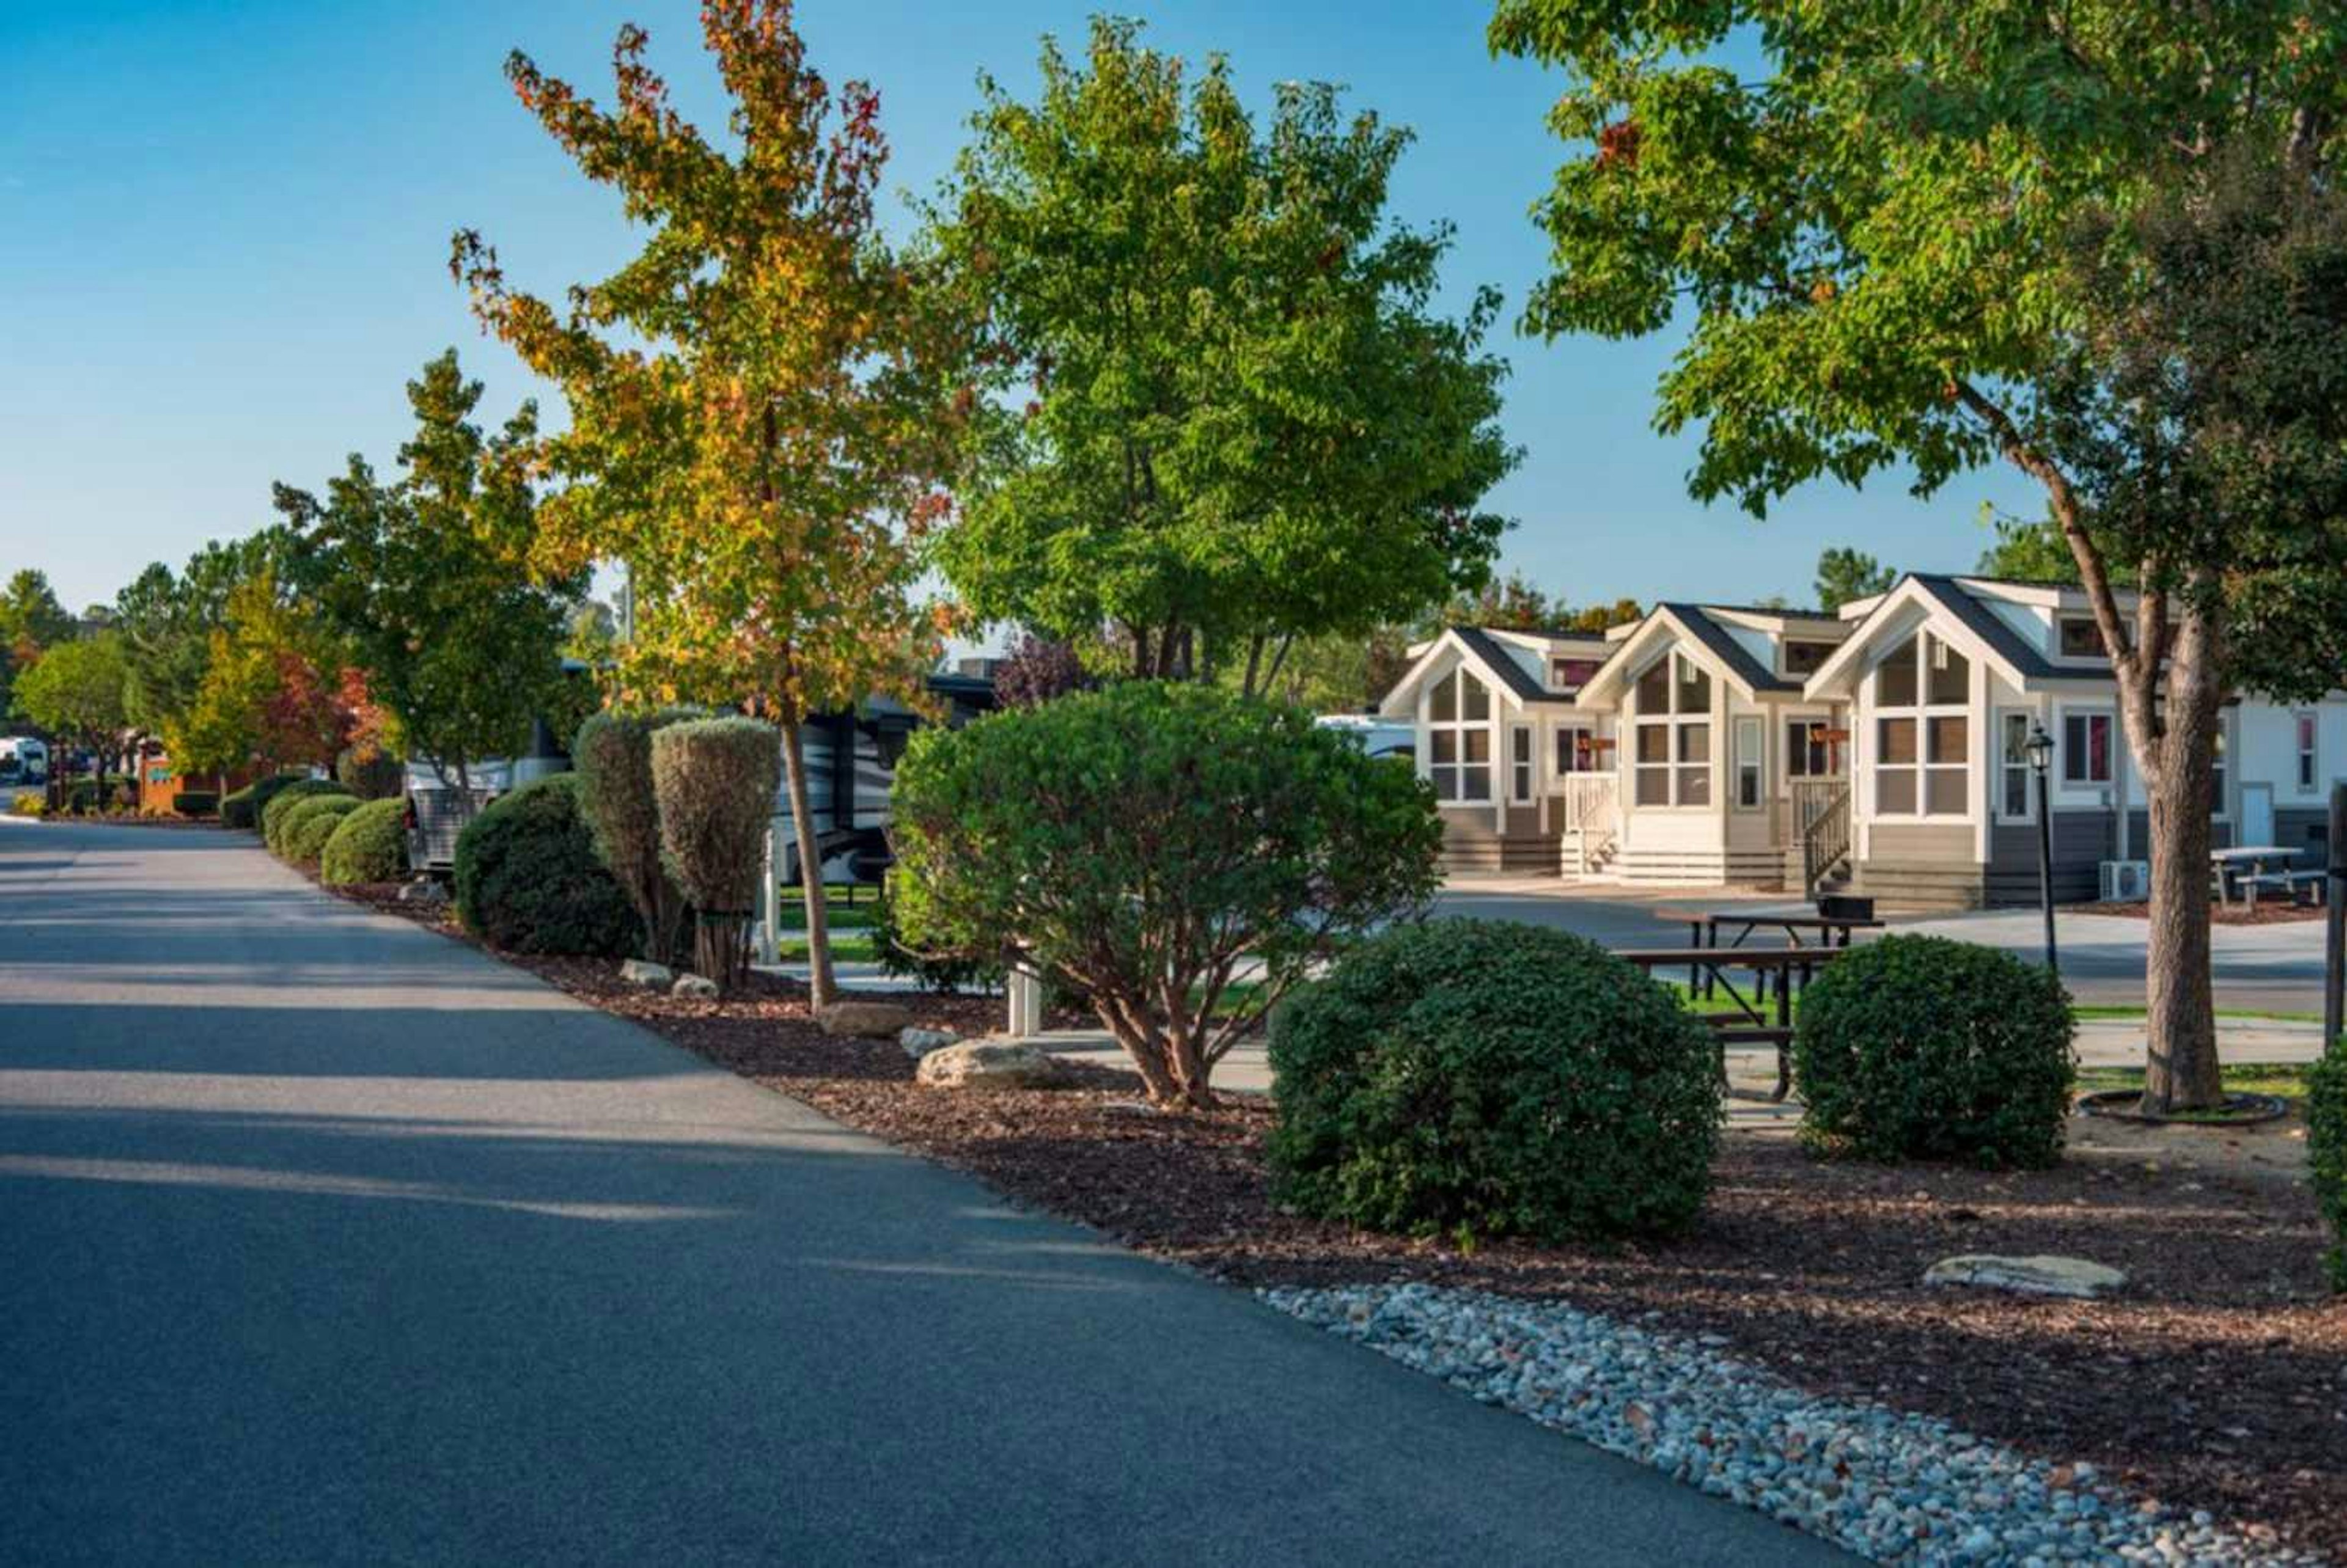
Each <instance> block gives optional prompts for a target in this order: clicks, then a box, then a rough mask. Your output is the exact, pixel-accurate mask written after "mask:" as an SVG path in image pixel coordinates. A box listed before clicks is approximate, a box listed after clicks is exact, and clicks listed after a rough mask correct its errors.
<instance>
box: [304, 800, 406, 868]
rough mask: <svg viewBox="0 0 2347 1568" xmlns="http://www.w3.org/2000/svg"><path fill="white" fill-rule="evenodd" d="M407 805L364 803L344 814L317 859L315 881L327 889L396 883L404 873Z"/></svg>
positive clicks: (403, 802) (378, 802)
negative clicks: (365, 883) (372, 883)
mask: <svg viewBox="0 0 2347 1568" xmlns="http://www.w3.org/2000/svg"><path fill="white" fill-rule="evenodd" d="M406 815H407V801H406V799H405V796H400V795H395V796H393V797H392V798H391V799H389V800H370V801H365V802H363V803H362V804H359V805H358V806H357V807H355V808H354V809H353V810H351V811H349V812H346V813H344V814H343V819H342V821H341V823H340V824H339V825H336V827H335V828H334V835H333V837H332V838H329V839H328V840H326V846H325V848H324V849H323V850H321V851H320V852H319V855H318V879H319V880H320V881H322V882H323V883H325V884H327V885H328V886H333V887H346V886H351V885H352V884H354V883H359V882H395V881H397V880H398V879H399V876H400V874H401V873H402V872H404V871H405V870H406V869H407V822H406Z"/></svg>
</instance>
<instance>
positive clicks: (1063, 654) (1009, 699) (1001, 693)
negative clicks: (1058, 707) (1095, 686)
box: [994, 631, 1092, 708]
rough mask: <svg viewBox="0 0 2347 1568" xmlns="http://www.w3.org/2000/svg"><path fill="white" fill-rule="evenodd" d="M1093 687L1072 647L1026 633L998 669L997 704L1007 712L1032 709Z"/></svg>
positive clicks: (1070, 644)
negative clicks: (1056, 698)
mask: <svg viewBox="0 0 2347 1568" xmlns="http://www.w3.org/2000/svg"><path fill="white" fill-rule="evenodd" d="M1091 684H1092V674H1091V672H1090V671H1087V670H1086V669H1085V668H1084V661H1083V659H1082V658H1081V656H1080V655H1079V654H1078V653H1077V652H1076V650H1075V647H1074V645H1073V644H1072V643H1067V642H1062V641H1060V640H1059V639H1058V638H1056V637H1038V636H1037V635H1036V634H1035V633H1033V632H1031V631H1022V632H1020V634H1019V636H1018V639H1017V640H1016V641H1013V642H1012V643H1011V644H1010V647H1009V648H1007V649H1005V650H1004V651H1003V654H1002V660H1001V662H1000V663H999V665H997V666H996V668H995V671H994V700H995V701H996V702H999V703H1000V704H1001V705H1002V706H1003V707H1006V708H1031V707H1033V706H1035V704H1036V703H1038V702H1050V701H1051V699H1052V698H1054V697H1064V696H1066V695H1067V694H1068V693H1069V692H1081V691H1082V690H1083V689H1084V688H1085V687H1087V686H1090V685H1091Z"/></svg>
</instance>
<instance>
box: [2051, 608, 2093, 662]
mask: <svg viewBox="0 0 2347 1568" xmlns="http://www.w3.org/2000/svg"><path fill="white" fill-rule="evenodd" d="M2058 624H2059V625H2060V627H2061V638H2062V657H2063V658H2065V659H2100V658H2102V657H2103V629H2102V628H2101V627H2099V626H2096V624H2095V623H2094V621H2093V620H2092V619H2091V618H2089V617H2086V616H2083V615H2065V616H2064V617H2063V618H2062V619H2061V620H2060V622H2059V623H2058Z"/></svg>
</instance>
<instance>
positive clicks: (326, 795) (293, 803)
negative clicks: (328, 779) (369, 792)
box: [261, 782, 358, 859]
mask: <svg viewBox="0 0 2347 1568" xmlns="http://www.w3.org/2000/svg"><path fill="white" fill-rule="evenodd" d="M357 800H358V797H357V796H356V795H354V794H351V793H350V792H349V791H347V790H345V789H343V786H342V785H340V784H323V782H322V783H321V785H320V787H319V788H317V789H314V790H302V791H300V792H299V793H296V792H295V791H294V790H290V789H289V790H286V791H285V792H283V793H282V794H280V795H278V797H277V798H276V799H275V800H272V801H271V802H270V803H269V806H268V809H267V810H265V811H263V812H262V813H261V842H262V843H264V844H266V845H269V850H270V853H271V854H272V855H276V856H281V857H284V858H289V859H290V858H291V855H290V854H289V851H290V849H291V846H292V833H293V829H294V828H295V827H296V826H298V825H300V824H302V823H303V822H305V821H307V820H308V819H309V818H310V816H311V815H313V813H314V812H315V811H316V810H317V808H318V807H319V806H321V805H323V804H325V803H326V802H328V801H350V802H351V803H353V804H356V803H357Z"/></svg>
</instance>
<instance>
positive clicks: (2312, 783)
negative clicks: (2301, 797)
mask: <svg viewBox="0 0 2347 1568" xmlns="http://www.w3.org/2000/svg"><path fill="white" fill-rule="evenodd" d="M2290 754H2291V758H2292V759H2293V760H2294V762H2295V763H2296V764H2297V768H2298V771H2297V773H2295V774H2292V775H2291V777H2292V778H2293V780H2294V781H2295V782H2296V784H2297V785H2298V793H2299V794H2320V793H2321V789H2322V715H2321V714H2320V713H2318V712H2315V711H2314V710H2312V709H2311V708H2301V709H2300V710H2298V711H2297V712H2294V713H2292V714H2291V716H2290Z"/></svg>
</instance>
